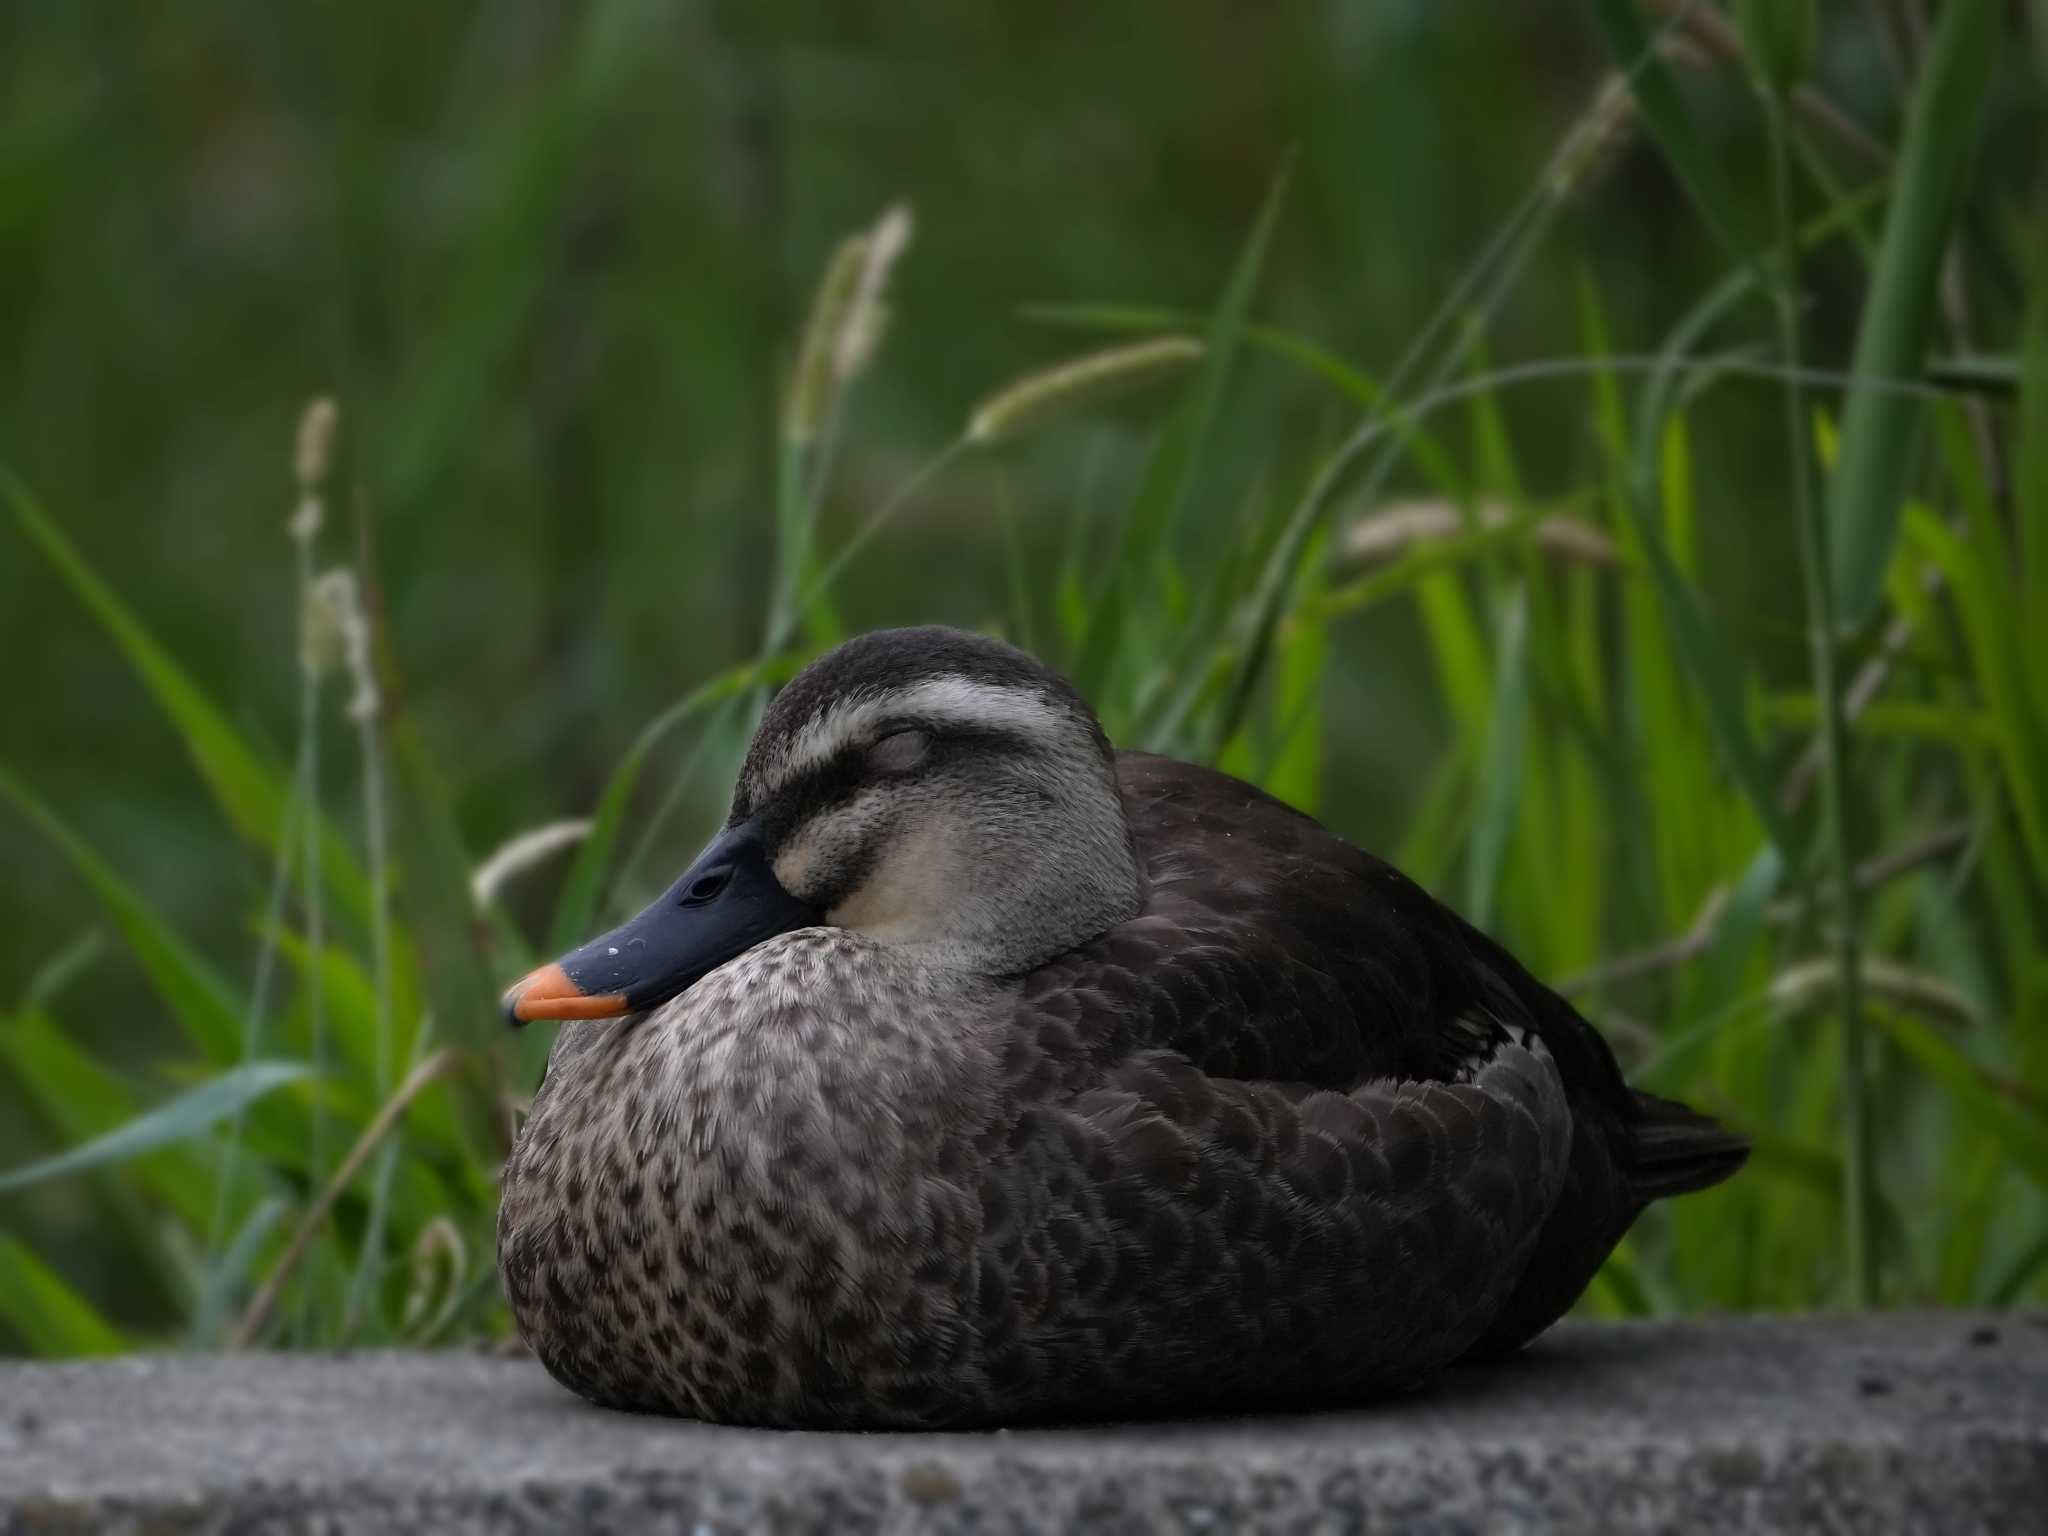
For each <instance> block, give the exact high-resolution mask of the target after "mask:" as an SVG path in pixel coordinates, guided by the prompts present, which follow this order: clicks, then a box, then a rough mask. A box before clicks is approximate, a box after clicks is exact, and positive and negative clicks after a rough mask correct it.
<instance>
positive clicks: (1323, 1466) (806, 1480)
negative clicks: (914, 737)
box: [0, 1314, 2048, 1536]
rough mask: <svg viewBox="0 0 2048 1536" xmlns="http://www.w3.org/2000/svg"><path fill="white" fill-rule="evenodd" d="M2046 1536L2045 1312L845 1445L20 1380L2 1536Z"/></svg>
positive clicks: (401, 1378)
mask: <svg viewBox="0 0 2048 1536" xmlns="http://www.w3.org/2000/svg"><path fill="white" fill-rule="evenodd" d="M894 1529H903V1530H912V1531H987V1532H1012V1531H1016V1532H1022V1531H1153V1530H1161V1531H1190V1532H1223V1531H1232V1530H1278V1531H1302V1532H1310V1531H1313V1532H1322V1531H1351V1530H1357V1531H1367V1530H1371V1531H1379V1530H1401V1531H1425V1532H1466V1531H1471V1532H1480V1531H1522V1530H1562V1531H1574V1532H1593V1531H1687V1532H1694V1531H1716V1532H1718V1531H1736V1530H1756V1531H1779V1530H1786V1531H1790V1530H1800V1531H1805V1530H1815V1531H1843V1532H1859V1533H1860V1532H1873V1531H1929V1532H1941V1533H1944V1536H1946V1533H1952V1532H1970V1531H2014V1532H2029V1533H2033V1536H2040V1533H2043V1532H2048V1316H2044V1315H2039V1314H2007V1315H2002V1316H1958V1315H1954V1314H1945V1315H1934V1316H1918V1317H1871V1318H1860V1319H1822V1318H1807V1319H1752V1320H1743V1321H1729V1322H1716V1323H1711V1324H1701V1325H1678V1324H1621V1325H1567V1326H1565V1327H1561V1328H1558V1329H1556V1330H1554V1331H1553V1332H1552V1333H1551V1334H1549V1335H1548V1336H1546V1337H1545V1338H1544V1339H1543V1340H1542V1341H1541V1342H1539V1343H1538V1344H1537V1345H1536V1346H1535V1347H1533V1348H1532V1349H1530V1350H1529V1351H1527V1352H1526V1353H1525V1354H1523V1355H1522V1356H1520V1357H1518V1358H1517V1359H1515V1360H1513V1361H1510V1362H1507V1363H1506V1364H1504V1365H1501V1366H1495V1367H1490V1368H1486V1369H1477V1368H1474V1369H1468V1370H1464V1371H1460V1372H1458V1373H1455V1374H1454V1375H1453V1376H1452V1377H1451V1378H1449V1379H1448V1380H1446V1381H1445V1382H1444V1383H1443V1384H1442V1385H1441V1386H1439V1387H1437V1388H1436V1389H1434V1390H1432V1391H1430V1392H1429V1393H1427V1394H1426V1395H1423V1396H1418V1397H1412V1398H1407V1399H1403V1400H1400V1401H1395V1402H1388V1403H1382V1404H1379V1405H1376V1406H1371V1407H1366V1408H1361V1409H1358V1410H1356V1411H1352V1412H1346V1413H1338V1414H1316V1415H1305V1416H1301V1417H1268V1418H1257V1419H1205V1420H1194V1421H1187V1422H1179V1423H1160V1424H1118V1425H1090V1426H1080V1427H1074V1428H1064V1429H1027V1430H1004V1431H999V1432H996V1433H993V1434H959V1435H835V1434H812V1433H782V1432H776V1431H769V1430H752V1429H725V1428H719V1427H716V1426H712V1425H704V1424H692V1423H684V1422H679V1421H674V1420H664V1419H647V1418H632V1417H628V1416H625V1415H621V1414H617V1413H609V1412H605V1411H603V1410H600V1409H596V1408H591V1407H588V1406H586V1405H585V1404H583V1403H581V1402H579V1401H578V1400H576V1399H575V1398H573V1397H571V1396H569V1395H568V1394H567V1393H566V1392H564V1391H562V1390H561V1389H560V1388H559V1387H557V1386H555V1385H554V1384H553V1383H552V1382H550V1381H549V1380H548V1379H547V1378H546V1376H545V1375H543V1373H542V1372H541V1370H540V1368H539V1366H537V1365H535V1364H534V1363H533V1362H531V1361H530V1360H522V1359H507V1358H491V1357H484V1356H478V1355H458V1354H448V1355H408V1354H360V1355H351V1356H333V1355H257V1356H241V1357H235V1358H221V1357H203V1358H183V1359H180V1358H170V1357H162V1358H136V1359H125V1360H115V1361H109V1362H100V1363H91V1364H75V1365H0V1533H4V1536H28V1533H32V1532H33V1533H38V1536H40V1533H49V1532H72V1531H101V1530H108V1531H124V1532H137V1533H142V1532H149V1533H157V1532H214V1531H220V1532H244V1531H249V1532H256V1531H323V1532H354V1531H366V1532H367V1531H424V1530H450V1531H463V1532H469V1531H494V1532H496V1531H503V1532H528V1531H607V1532H609V1531H617V1532H642V1531H646V1532H675V1533H678V1536H725V1533H729V1532H739V1531H754V1530H768V1531H834V1532H838V1531H846V1532H860V1531H872V1530H894Z"/></svg>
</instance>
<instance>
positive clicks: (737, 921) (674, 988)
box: [505, 822, 819, 1027]
mask: <svg viewBox="0 0 2048 1536" xmlns="http://www.w3.org/2000/svg"><path fill="white" fill-rule="evenodd" d="M818 916H819V915H818V913H817V911H816V909H814V908H812V907H809V906H806V905H805V904H804V903H803V902H800V901H798V900H797V899H796V898H795V897H794V896H792V895H790V894H789V892H787V891H785V890H784V889H783V888H782V882H781V881H779V880H777V879H776V878H775V871H774V870H773V869H772V868H771V867H770V866H769V863H768V857H767V854H766V852H765V851H764V850H763V848H762V846H761V841H760V838H759V836H758V835H757V833H756V829H755V828H754V826H753V824H752V823H751V822H742V823H740V825H738V826H735V827H728V828H726V830H725V831H724V832H722V833H720V834H719V836H718V837H717V838H715V839H713V841H712V843H711V846H710V847H708V848H706V849H705V850H704V851H703V852H702V853H701V854H699V855H698V856H697V861H696V863H694V864H692V865H691V866H690V867H689V869H687V870H686V871H684V873H683V877H682V879H680V880H678V881H677V882H676V883H675V884H674V885H673V886H671V887H670V888H669V890H668V893H667V894H666V895H664V896H663V897H662V898H661V899H660V900H659V901H657V902H655V903H654V905H653V906H651V907H649V908H648V909H647V910H646V911H644V912H642V913H641V914H640V915H639V916H638V917H635V918H633V919H631V920H630V921H628V922H626V923H624V924H623V925H621V926H620V927H617V928H614V929H613V930H612V931H611V932H610V933H607V934H602V935H600V936H599V937H597V938H595V939H592V940H591V941H590V942H589V943H588V944H585V945H584V946H583V947H582V948H581V949H576V950H571V951H570V952H569V953H568V954H566V955H564V956H562V958H561V959H559V960H557V961H555V962H554V963H553V964H551V965H544V966H542V967H541V968H540V969H539V970H537V971H535V972H533V973H532V974H531V975H529V976H527V977H525V978H524V979H523V980H521V981H519V982H517V983H515V984H514V985H513V987H512V989H511V990H510V991H508V992H507V993H506V994H505V1020H506V1022H507V1023H509V1024H511V1025H513V1026H515V1027H516V1026H518V1025H521V1024H526V1023H530V1022H532V1021H533V1020H535V1019H609V1018H616V1017H617V1016H618V1015H620V1014H625V1013H638V1012H640V1011H641V1010H642V1009H645V1008H653V1007H656V1006H658V1005H659V1004H661V1003H665V1002H667V1001H668V1000H669V999H670V998H672V997H674V996H676V994H678V993H679V992H681V991H683V990H684V989H685V988H686V987H688V986H690V984H691V983H693V982H695V981H697V980H698V979H699V978H700V977H702V976H705V975H707V974H708V973H710V972H711V971H714V970H716V969H717V968H718V967H719V966H721V965H723V964H725V962H726V961H728V960H730V959H732V958H733V957H734V956H735V955H739V954H742V953H744V952H745V951H747V950H749V949H752V948H753V947H754V946H755V945H756V944H758V943H760V942H761V941H762V940H763V939H769V938H773V937H774V936H775V935H776V934H778V933H787V932H789V930H790V929H792V928H807V927H809V926H810V925H811V924H813V923H815V922H817V921H818Z"/></svg>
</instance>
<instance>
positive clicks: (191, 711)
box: [0, 466, 370, 919]
mask: <svg viewBox="0 0 2048 1536" xmlns="http://www.w3.org/2000/svg"><path fill="white" fill-rule="evenodd" d="M0 491H4V492H5V494H6V497H7V500H8V501H9V502H10V503H11V504H12V505H13V508H14V514H15V517H16V519H17V520H18V521H19V522H20V524H21V527H22V530H23V532H25V533H26V534H28V536H29V538H30V539H31V540H32V541H33V542H34V543H35V545H36V546H37V547H38V548H39V549H41V551H42V552H43V554H44V555H45V557H47V558H48V560H49V562H50V564H51V565H53V566H54V567H56V570H57V573H58V575H60V576H62V577H63V578H64V582H65V584H66V585H67V586H69V587H70V588H71V590H72V592H73V593H75V594H76V595H77V597H78V599H79V601H80V602H82V603H83V604H84V605H85V607H86V609H87V611H88V612H90V613H91V614H92V616H93V617H94V618H95V619H97V620H98V621H99V623H100V626H101V628H103V629H105V630H106V632H107V633H108V635H110V636H111V637H112V638H113V640H114V643H115V644H116V645H117V646H119V647H120V649H121V652H122V654H123V655H124V656H126V657H127V659H128V664H129V665H130V666H131V667H132V668H133V669H134V670H135V673H136V676H137V677H139V678H140V679H141V680H142V683H143V685H144V686H145V687H146V688H147V689H148V690H149V694H150V697H151V698H152V699H153V700H154V701H155V703H156V705H157V707H158V708H159V709H160V710H162V711H163V714H164V717H165V718H166V719H167V720H169V721H170V723H171V725H172V727H173V728H174V729H176V731H177V732H178V735H179V737H180V738H181V739H182V740H183V742H184V744H185V750H186V751H187V752H189V753H190V754H191V755H192V761H193V763H194V765H195V766H196V767H197V768H198V770H199V776H200V778H201V779H202V780H203V781H204V782H205V784H206V787H207V788H208V790H209V791H211V793H212V795H213V798H214V802H215V804H217V805H218V806H219V807H220V809H221V811H222V813H223V814H224V815H225V816H226V817H227V819H228V823H229V825H230V826H232V827H234V829H235V830H236V831H237V832H238V833H239V834H240V835H241V836H243V837H245V838H247V839H248V840H249V841H251V842H253V843H255V844H257V845H258V846H259V847H262V848H265V849H268V850H269V851H270V852H272V853H273V854H274V853H276V852H277V850H278V845H279V842H280V839H281V838H282V837H283V829H284V825H285V821H286V816H285V802H286V784H285V780H284V777H283V776H282V775H281V774H279V773H277V772H276V771H275V770H273V769H271V768H270V767H268V766H266V765H265V764H264V763H263V762H262V761H261V760H260V759H259V758H258V757H257V756H256V754H255V753H253V752H252V751H250V750H249V748H248V747H247V746H245V745H244V744H243V742H242V740H241V738H240V737H239V736H238V735H237V734H236V733H235V731H234V729H233V728H232V727H231V726H230V725H229V724H228V722H227V717H226V716H224V715H223V714H222V713H221V712H220V711H219V709H217V708H216V707H215V706H214V704H213V702H212V701H211V700H209V699H208V698H207V697H206V695H205V693H204V692H203V691H202V690H201V689H200V687H199V685H198V684H197V683H195V682H193V681H192V679H191V678H190V677H189V676H188V675H186V673H185V671H184V669H183V668H181V667H180V666H179V665H178V664H177V663H176V662H174V661H173V660H171V657H170V655H169V653H168V652H166V651H165V650H164V649H163V648H162V647H161V646H160V645H158V644H157V642H156V640H155V638H154V637H153V636H151V634H150V633H149V631H148V630H146V629H145V628H143V626H142V623H141V621H140V620H138V619H137V618H136V617H135V615H134V614H133V613H131V612H130V611H129V610H128V607H127V605H126V604H125V603H123V602H122V601H121V600H120V599H119V598H118V597H116V596H115V595H114V593H113V591H112V589H111V588H109V587H108V586H107V585H106V584H105V583H104V582H102V581H101V580H100V578H99V576H98V575H97V574H96V573H95V572H94V571H93V569H92V567H91V566H90V565H88V564H87V563H86V560H85V557H84V556H83V555H81V554H80V553H79V552H78V550H77V548H76V547H75V546H74V545H73V544H72V543H71V541H70V540H69V539H67V538H66V537H65V536H64V534H63V533H62V532H61V531H60V530H59V529H58V527H57V525H56V523H55V522H54V521H52V520H51V518H50V516H49V514H48V513H47V512H45V511H44V510H43V508H42V506H41V505H40V504H39V503H38V502H37V501H36V499H35V498H34V497H33V496H32V495H30V494H29V491H28V489H27V487H25V486H24V485H23V484H22V483H21V481H20V480H18V479H16V478H15V476H14V474H13V473H12V472H11V471H10V470H8V469H6V468H5V467H4V466H0ZM321 863H322V866H323V867H324V868H325V870H326V872H327V880H328V885H329V888H330V889H331V890H332V891H333V893H334V895H335V897H336V899H337V900H339V901H340V902H341V904H342V905H343V906H344V907H345V908H347V909H348V911H349V912H350V913H351V914H352V915H354V916H355V917H357V918H359V919H361V918H367V916H368V913H369V909H370V903H369V885H368V882H367V881H366V880H365V879H364V878H363V873H362V868H361V866H360V865H359V864H357V862H356V860H355V857H354V855H353V854H352V853H350V851H349V849H348V845H347V844H346V843H344V842H343V841H342V840H341V838H340V837H339V836H337V835H336V834H335V833H334V832H333V830H332V829H331V828H323V829H322V848H321Z"/></svg>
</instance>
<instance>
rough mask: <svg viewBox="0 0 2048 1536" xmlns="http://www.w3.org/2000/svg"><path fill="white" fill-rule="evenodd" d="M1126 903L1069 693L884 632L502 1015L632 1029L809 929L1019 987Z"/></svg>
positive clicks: (803, 686)
mask: <svg viewBox="0 0 2048 1536" xmlns="http://www.w3.org/2000/svg"><path fill="white" fill-rule="evenodd" d="M1139 902H1140V877H1139V874H1138V867H1137V861H1136V858H1135V857H1134V855H1133V853H1132V850H1131V844H1130V833H1129V829H1128V828H1127V826H1126V824H1125V820H1124V808H1123V800H1122V797H1121V796H1120V794H1119V793H1118V790H1117V783H1116V770H1115V761H1114V753H1113V751H1112V749H1111V747H1110V745H1109V740H1108V738H1107V737H1105V736H1104V735H1103V733H1102V727H1101V726H1100V725H1099V724H1098V723H1097V722H1096V719H1095V716H1094V713H1093V712H1092V711H1091V710H1090V709H1089V708H1088V706H1087V704H1086V703H1085V702H1084V701H1083V700H1082V698H1081V696H1080V695H1079V694H1078V693H1076V692H1075V691H1074V689H1073V687H1072V686H1071V685H1070V684H1068V682H1067V681H1066V680H1065V679H1064V678H1062V677H1060V676H1059V675H1058V674H1057V673H1055V672H1053V671H1051V670H1050V669H1048V668H1047V667H1045V666H1044V665H1043V664H1041V663H1040V662H1038V661H1037V660H1035V659H1034V658H1033V657H1031V656H1029V655H1027V654H1025V653H1024V652H1023V651H1020V650H1018V649H1016V648H1015V647H1014V646H1009V645H1005V644H1003V643H1002V642H1001V641H998V640H990V639H987V638H984V637H982V636H979V635H973V634H968V633H965V632H963V631H960V630H954V629H940V628H926V629H896V630H883V631H879V632H877V633H874V634H868V635H862V636H860V637H859V638H858V639H854V640H849V641H847V642H846V644H844V645H842V646H840V647H839V648H838V649H836V650H834V651H830V652H828V653H827V654H826V655H824V656H822V657H820V658H819V659H818V660H817V661H815V662H813V663H811V665H810V666H809V667H807V668H805V669H804V670H803V671H802V672H801V673H799V674H798V675H797V676H796V677H795V678H794V679H793V680H792V681H791V682H790V684H789V685H788V686H787V687H786V688H784V689H783V690H782V692H781V693H779V694H778V695H776V697H775V700H774V702H773V703H772V704H770V705H769V707H768V711H767V713H766V714H765V715H764V716H763V717H762V720H761V727H760V729H759V730H758V731H756V732H755V734H754V740H753V744H752V745H751V746H750V747H749V748H748V750H747V756H746V761H745V762H744V763H743V764H742V765H741V767H740V775H739V783H738V785H737V786H736V787H735V789H734V791H733V801H732V814H731V815H730V816H729V817H728V818H727V820H726V824H725V829H724V830H723V831H722V832H720V833H719V835H718V836H717V837H716V838H714V839H713V840H712V842H711V845H710V846H709V847H708V848H706V849H705V850H704V851H703V853H701V854H699V855H698V857H697V860H696V862H695V863H693V864H692V865H691V866H690V867H689V868H688V869H686V870H685V871H683V874H682V878H680V879H679V880H677V881H676V883H675V884H674V885H673V886H671V887H670V888H669V890H668V892H667V894H665V895H664V896H662V898H661V899H660V900H659V901H657V902H655V903H654V905H652V906H651V907H649V908H648V909H647V910H646V911H644V912H642V913H641V914H640V915H639V916H638V917H635V918H633V919H632V920H630V921H629V922H627V923H626V924H624V925H623V926H622V927H619V928H615V929H613V930H612V931H611V932H610V933H607V934H603V935H601V936H599V937H598V938H595V939H593V940H591V941H590V942H589V943H588V944H585V945H584V946H583V947H582V948H580V949H577V950H574V951H572V952H571V953H569V954H567V955H564V956H563V957H562V958H561V959H560V960H557V961H555V962H554V963H553V964H551V965H545V966H542V967H541V968H540V969H539V970H537V971H535V972H533V973H532V974H531V975H530V976H528V977H526V978H525V979H524V980H522V981H520V982H519V983H518V984H517V985H515V986H514V987H513V988H512V989H511V990H510V991H509V992H507V993H506V995H505V1011H506V1015H507V1017H508V1018H509V1019H510V1020H511V1021H512V1022H513V1023H515V1024H519V1023H525V1022H526V1021H528V1020H531V1019H592V1018H609V1017H612V1016H614V1015H618V1014H625V1013H637V1012H639V1011H640V1010H642V1009H646V1008H652V1007H655V1006H657V1005H658V1004H660V1003H663V1002H666V1001H667V1000H668V999H669V998H672V997H674V996H676V995H677V994H678V993H680V992H682V991H683V990H684V989H686V988H687V987H689V986H690V985H691V984H692V983H693V982H695V981H696V980H698V978H700V977H702V976H704V975H706V974H707V973H708V972H710V971H712V970H715V969H716V968H717V967H719V966H721V965H723V964H724V963H725V962H726V961H728V960H731V959H733V958H734V957H735V956H737V955H740V954H742V953H744V952H745V951H746V950H748V949H751V948H752V947H753V946H754V945H756V944H759V943H761V942H762V941H763V940H765V939H769V938H772V937H774V936H775V935H776V934H779V933H786V932H788V931H789V930H791V929H794V928H807V927H813V926H817V925H820V924H823V925H829V926H833V927H839V928H845V929H848V930H850V931H852V932H855V933H859V934H862V935H865V936H866V937H867V938H869V939H871V940H874V941H875V942H877V943H880V944H886V945H890V946H895V947H899V948H901V949H903V950H905V951H907V952H911V953H914V954H915V955H916V956H917V957H918V958H920V959H922V960H924V961H925V962H927V963H929V964H932V965H936V966H946V967H950V968H954V969H959V970H965V971H971V972H976V973H979V974H981V975H986V976H1007V975H1016V974H1018V973H1020V972H1023V971H1027V970H1030V969H1031V968H1032V967H1034V966H1036V965H1038V964H1040V963H1041V962H1043V961H1045V960H1048V959H1051V958H1052V957H1053V956H1054V955H1057V954H1059V953H1060V952H1061V951H1063V950H1066V949H1071V948H1072V947H1073V946H1074V945H1076V944H1079V943H1081V942H1083V941H1084V940H1087V939H1090V938H1093V937H1094V936H1095V935H1097V934H1099V933H1101V932H1103V931H1104V930H1105V929H1108V928H1110V927H1112V926H1113V925H1115V924H1117V923H1119V922H1122V921H1123V920H1124V919H1125V918H1128V917H1130V916H1131V915H1132V914H1133V913H1135V912H1136V911H1137V909H1138V906H1139Z"/></svg>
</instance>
